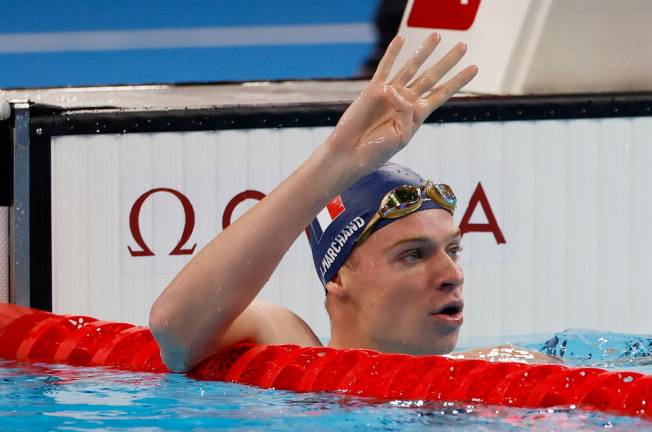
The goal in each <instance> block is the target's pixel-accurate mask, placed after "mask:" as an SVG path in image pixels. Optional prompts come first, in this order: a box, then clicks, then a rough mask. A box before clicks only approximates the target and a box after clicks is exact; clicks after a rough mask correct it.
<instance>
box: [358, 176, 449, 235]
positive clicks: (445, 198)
mask: <svg viewBox="0 0 652 432" xmlns="http://www.w3.org/2000/svg"><path fill="white" fill-rule="evenodd" d="M423 192H425V193H426V195H427V197H428V198H430V199H431V200H432V201H434V202H436V203H437V205H439V206H440V207H442V208H444V209H446V210H448V211H449V212H451V214H453V213H454V212H455V206H456V205H457V198H456V197H455V194H454V193H453V189H451V187H450V186H448V185H447V184H444V183H437V184H434V183H432V182H431V181H430V180H428V181H427V182H426V183H425V184H424V185H423V186H410V185H404V186H399V187H397V188H395V189H393V190H391V191H389V192H388V193H387V194H386V195H385V196H384V197H383V200H382V201H381V203H380V208H379V209H378V211H377V212H376V213H375V214H374V216H373V217H372V218H371V220H370V221H369V223H368V224H367V226H366V227H365V228H364V230H363V231H362V234H360V237H359V238H358V241H357V245H358V246H360V245H361V244H362V243H363V242H364V241H365V240H367V238H369V236H370V235H371V229H372V228H373V226H374V225H375V224H376V223H377V222H378V221H379V220H380V219H381V218H386V219H396V218H400V217H403V216H405V215H408V214H410V213H412V212H414V211H416V210H417V209H418V208H419V207H421V204H423V200H424V196H423Z"/></svg>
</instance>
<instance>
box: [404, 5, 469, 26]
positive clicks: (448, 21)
mask: <svg viewBox="0 0 652 432" xmlns="http://www.w3.org/2000/svg"><path fill="white" fill-rule="evenodd" d="M479 6H480V0H414V3H413V4H412V10H411V11H410V16H409V17H408V20H407V25H408V27H425V28H432V29H447V30H468V29H469V28H470V27H471V25H473V21H474V20H475V16H476V14H477V13H478V7H479Z"/></svg>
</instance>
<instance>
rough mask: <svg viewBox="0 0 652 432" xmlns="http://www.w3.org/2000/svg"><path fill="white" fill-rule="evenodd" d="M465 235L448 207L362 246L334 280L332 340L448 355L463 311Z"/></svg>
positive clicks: (415, 216)
mask: <svg viewBox="0 0 652 432" xmlns="http://www.w3.org/2000/svg"><path fill="white" fill-rule="evenodd" d="M460 240H461V236H460V233H459V228H458V227H457V226H456V225H455V223H454V222H453V217H452V216H451V215H450V214H449V213H448V212H447V211H445V210H440V209H435V210H424V211H418V212H416V213H412V214H410V215H408V216H405V217H403V218H401V219H399V220H397V221H395V222H393V223H391V224H389V225H387V226H385V227H383V228H381V229H379V230H378V231H377V232H375V233H374V234H372V236H371V237H370V238H369V239H368V240H367V241H366V242H365V243H363V244H362V245H361V246H360V247H359V248H356V249H354V251H353V252H352V254H351V255H350V256H349V258H348V260H347V262H346V263H345V265H344V266H343V267H342V268H341V269H340V271H339V273H338V275H337V276H336V277H335V279H334V280H333V281H332V282H329V284H328V285H327V288H328V289H329V296H331V295H332V296H333V298H329V303H330V304H329V307H330V310H331V315H332V318H333V320H334V322H333V325H334V329H333V335H332V341H331V344H330V345H331V346H335V347H350V348H352V347H356V346H358V347H364V348H370V349H375V350H379V351H382V352H402V353H407V354H446V353H449V352H451V351H452V350H453V349H454V348H455V345H456V343H457V339H458V336H459V331H460V327H461V325H462V321H463V316H462V309H463V307H464V305H463V296H462V289H463V285H464V273H463V271H462V268H461V267H460V265H459V263H458V261H457V260H458V256H459V253H460V252H461V246H460Z"/></svg>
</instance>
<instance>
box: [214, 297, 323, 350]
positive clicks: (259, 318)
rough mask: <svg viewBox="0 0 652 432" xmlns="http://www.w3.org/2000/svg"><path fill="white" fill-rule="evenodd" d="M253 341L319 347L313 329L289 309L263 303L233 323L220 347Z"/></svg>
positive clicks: (258, 303)
mask: <svg viewBox="0 0 652 432" xmlns="http://www.w3.org/2000/svg"><path fill="white" fill-rule="evenodd" d="M242 341H250V342H254V343H257V344H295V345H301V346H319V345H321V343H320V342H319V339H318V338H317V336H316V335H315V333H314V332H313V331H312V329H311V328H310V327H309V326H308V324H306V322H305V321H304V320H303V319H301V317H299V316H298V315H297V314H295V313H294V312H292V311H291V310H289V309H288V308H286V307H284V306H281V305H278V304H274V303H269V302H264V301H254V302H252V303H251V304H250V305H249V306H248V307H247V308H246V309H245V310H244V311H243V312H242V313H241V314H240V316H239V317H238V318H237V319H236V320H235V321H234V322H233V324H231V327H230V328H229V330H228V331H227V333H226V334H225V335H224V338H223V339H222V342H221V343H220V345H221V346H228V345H232V344H234V343H237V342H242Z"/></svg>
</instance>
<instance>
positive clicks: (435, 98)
mask: <svg viewBox="0 0 652 432" xmlns="http://www.w3.org/2000/svg"><path fill="white" fill-rule="evenodd" d="M477 73H478V67H477V66H476V65H471V66H467V67H465V68H464V69H462V70H461V71H460V72H459V73H457V74H456V75H455V76H454V77H453V78H451V79H449V80H448V81H446V82H445V83H443V84H442V85H440V86H439V87H437V88H435V89H433V91H432V92H431V93H430V94H429V95H428V96H427V97H426V98H424V100H425V102H426V103H425V104H424V108H425V111H426V112H425V113H424V118H423V119H424V120H425V118H426V117H428V116H429V115H430V113H431V112H433V111H434V110H436V109H437V108H439V107H440V106H441V105H443V104H444V102H446V101H447V100H448V99H450V98H451V96H453V95H454V94H455V93H457V92H458V91H459V90H460V89H461V88H462V87H464V86H465V85H467V84H468V83H469V81H471V80H472V79H473V78H474V77H475V76H476V74H477Z"/></svg>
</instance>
